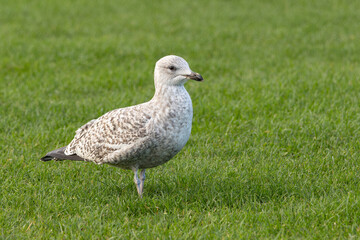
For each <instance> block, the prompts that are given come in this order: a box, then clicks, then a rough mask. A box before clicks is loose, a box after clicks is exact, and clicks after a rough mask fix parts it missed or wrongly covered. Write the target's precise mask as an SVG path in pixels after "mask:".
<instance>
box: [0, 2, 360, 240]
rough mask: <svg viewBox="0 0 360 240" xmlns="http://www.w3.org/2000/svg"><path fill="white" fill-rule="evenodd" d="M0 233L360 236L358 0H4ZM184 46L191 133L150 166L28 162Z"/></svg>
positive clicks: (128, 95)
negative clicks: (140, 190) (139, 173)
mask: <svg viewBox="0 0 360 240" xmlns="http://www.w3.org/2000/svg"><path fill="white" fill-rule="evenodd" d="M0 3H1V7H0V106H1V108H0V148H1V151H0V154H1V155H0V184H1V186H0V208H1V211H0V236H1V237H0V238H1V239H23V238H36V239H50V238H60V239H79V238H81V239H120V238H145V239H155V238H159V239H210V238H217V239H234V238H244V239H248V238H252V239H260V238H261V239H264V238H268V239H289V238H306V239H312V238H313V239H335V238H341V239H343V238H349V239H351V238H354V239H358V238H359V237H360V202H359V201H360V188H359V181H360V177H359V176H360V159H359V157H360V156H359V150H360V142H359V137H360V108H359V97H360V95H359V94H360V81H359V80H360V79H359V78H360V77H359V76H360V65H359V64H360V44H359V40H360V31H359V29H360V28H359V27H360V13H359V9H360V2H359V1H340V0H338V1H332V0H330V1H328V0H319V1H305V0H301V1H285V0H283V1H281V0H280V1H265V0H264V1H259V0H258V1H245V0H244V1H151V2H150V1H148V2H145V1H115V0H107V1H85V0H76V1H69V0H61V1H60V0H54V1H24V0H14V1H5V0H1V1H0ZM169 54H176V55H179V56H182V57H184V58H185V59H186V60H187V61H188V62H189V64H190V67H191V68H192V69H193V70H194V71H197V72H199V73H201V74H202V75H203V77H204V78H205V82H203V83H197V82H189V83H187V84H186V88H187V89H188V91H189V93H190V95H191V97H192V100H193V106H194V120H193V131H192V136H191V138H190V140H189V142H188V144H187V145H186V147H185V148H184V149H183V150H182V151H181V152H180V153H179V154H178V155H177V156H176V157H175V158H174V159H173V160H172V161H170V162H169V163H167V164H165V165H163V166H160V167H158V168H155V169H151V170H149V171H148V173H147V180H146V182H145V191H144V198H143V199H139V198H138V196H137V192H136V188H135V185H134V183H133V174H132V172H130V171H124V170H120V169H116V168H113V167H110V166H97V165H95V164H92V163H79V162H70V161H64V162H47V163H44V162H40V161H38V159H39V158H40V157H41V156H42V155H43V154H44V153H46V152H48V151H49V150H52V149H54V148H57V147H61V146H64V145H66V144H67V143H69V142H70V140H71V139H72V137H73V135H74V131H75V130H76V129H77V128H78V127H80V126H81V125H82V124H84V123H86V122H87V121H89V120H91V119H93V118H97V117H98V116H100V115H102V114H104V113H105V112H107V111H109V110H112V109H114V108H119V107H125V106H128V105H134V104H137V103H141V102H145V101H147V100H149V99H150V98H151V97H152V95H153V93H154V87H153V68H154V65H155V62H156V61H157V60H158V59H159V58H161V57H163V56H165V55H169Z"/></svg>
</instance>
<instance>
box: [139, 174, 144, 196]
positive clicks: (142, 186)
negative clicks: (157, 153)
mask: <svg viewBox="0 0 360 240" xmlns="http://www.w3.org/2000/svg"><path fill="white" fill-rule="evenodd" d="M144 181H145V169H142V170H141V172H140V193H139V194H140V197H141V198H142V193H143V189H144Z"/></svg>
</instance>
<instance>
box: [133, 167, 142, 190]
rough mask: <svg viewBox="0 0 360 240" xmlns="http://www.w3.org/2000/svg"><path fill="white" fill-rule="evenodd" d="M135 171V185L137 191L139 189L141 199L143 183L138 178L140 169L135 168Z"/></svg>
mask: <svg viewBox="0 0 360 240" xmlns="http://www.w3.org/2000/svg"><path fill="white" fill-rule="evenodd" d="M133 171H134V182H135V185H136V189H137V192H138V194H139V195H140V197H141V192H140V183H141V182H140V179H139V177H138V175H137V173H138V169H137V168H134V169H133Z"/></svg>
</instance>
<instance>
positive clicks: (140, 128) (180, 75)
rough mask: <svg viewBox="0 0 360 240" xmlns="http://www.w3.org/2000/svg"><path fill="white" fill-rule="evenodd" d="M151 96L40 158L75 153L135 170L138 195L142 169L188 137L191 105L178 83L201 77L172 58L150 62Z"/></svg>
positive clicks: (175, 150)
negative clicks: (153, 87) (151, 74)
mask: <svg viewBox="0 0 360 240" xmlns="http://www.w3.org/2000/svg"><path fill="white" fill-rule="evenodd" d="M154 78H155V90H156V91H155V95H154V97H153V98H152V99H151V100H150V101H149V102H146V103H142V104H139V105H135V106H131V107H127V108H120V109H116V110H113V111H110V112H108V113H106V114H104V115H103V116H101V117H100V118H98V119H94V120H91V121H90V122H88V123H87V124H85V125H83V126H82V127H81V128H79V129H78V130H77V131H76V135H75V137H74V139H73V140H72V141H71V143H70V144H69V145H68V146H67V147H66V148H65V151H64V152H63V153H64V154H63V156H61V157H60V158H59V154H57V155H54V154H53V156H52V154H51V153H52V152H55V151H57V152H56V153H59V149H57V150H54V151H52V152H49V153H48V154H47V155H46V156H45V157H44V158H43V159H42V160H51V159H66V156H76V157H80V158H81V159H83V160H85V161H90V162H94V163H97V164H104V163H106V164H110V165H112V166H116V167H120V168H123V169H131V170H133V171H134V172H135V183H136V185H137V188H138V192H139V194H140V196H141V194H142V187H143V181H144V180H145V171H144V170H143V171H142V172H141V176H140V179H139V178H138V176H137V171H138V169H147V168H152V167H156V166H158V165H161V164H163V163H165V162H167V161H169V160H170V159H171V158H172V157H174V156H175V155H176V154H177V153H178V152H179V151H180V150H181V149H182V148H183V147H184V146H185V144H186V142H187V141H188V139H189V137H190V132H191V124H192V116H193V109H192V103H191V98H190V96H189V94H188V92H187V91H186V89H185V87H184V83H185V82H186V81H187V80H188V79H194V80H197V81H202V80H203V79H202V77H201V75H200V74H198V73H194V72H192V71H191V70H190V68H189V66H188V64H187V62H186V61H185V60H184V59H182V58H180V57H178V56H173V55H171V56H166V57H164V58H162V59H160V60H159V61H158V62H157V63H156V67H155V72H154Z"/></svg>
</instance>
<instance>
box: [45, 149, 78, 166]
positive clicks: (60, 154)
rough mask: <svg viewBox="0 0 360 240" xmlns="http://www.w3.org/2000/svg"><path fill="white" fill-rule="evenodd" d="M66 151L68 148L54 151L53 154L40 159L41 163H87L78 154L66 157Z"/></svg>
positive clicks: (50, 153) (49, 153)
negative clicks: (60, 161)
mask: <svg viewBox="0 0 360 240" xmlns="http://www.w3.org/2000/svg"><path fill="white" fill-rule="evenodd" d="M65 149H66V146H65V147H62V148H59V149H56V150H53V151H51V152H48V153H47V154H46V155H45V156H44V157H42V158H41V159H40V161H44V162H46V161H51V160H57V161H59V160H73V161H85V160H84V159H83V158H82V157H79V156H78V155H76V154H73V155H66V154H65V153H64V151H65Z"/></svg>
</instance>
